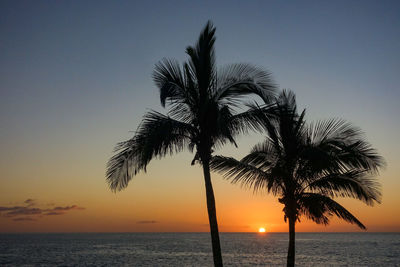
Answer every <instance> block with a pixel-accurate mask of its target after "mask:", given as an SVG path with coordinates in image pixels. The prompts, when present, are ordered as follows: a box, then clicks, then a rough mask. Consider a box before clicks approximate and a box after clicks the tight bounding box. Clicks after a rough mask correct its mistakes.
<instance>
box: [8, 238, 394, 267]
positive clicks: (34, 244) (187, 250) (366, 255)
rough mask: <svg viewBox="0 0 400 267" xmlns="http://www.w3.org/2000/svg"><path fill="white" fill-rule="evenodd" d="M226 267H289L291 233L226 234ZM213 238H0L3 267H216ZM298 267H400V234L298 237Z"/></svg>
mask: <svg viewBox="0 0 400 267" xmlns="http://www.w3.org/2000/svg"><path fill="white" fill-rule="evenodd" d="M221 246H222V252H223V259H224V264H225V266H284V265H285V264H286V253H287V246H288V235H287V234H286V233H267V234H264V235H260V234H255V233H254V234H253V233H222V234H221ZM212 263H213V262H212V254H211V243H210V236H209V234H208V233H110V234H104V233H101V234H97V233H84V234H69V233H68V234H0V266H21V265H22V266H212ZM296 265H297V266H400V233H297V234H296Z"/></svg>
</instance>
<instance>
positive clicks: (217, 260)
mask: <svg viewBox="0 0 400 267" xmlns="http://www.w3.org/2000/svg"><path fill="white" fill-rule="evenodd" d="M203 173H204V181H205V186H206V196H207V210H208V220H209V224H210V232H211V242H212V250H213V258H214V266H216V267H222V266H223V265H222V255H221V245H220V242H219V233H218V222H217V211H216V209H215V198H214V190H213V187H212V183H211V175H210V163H209V161H207V160H206V161H205V162H203Z"/></svg>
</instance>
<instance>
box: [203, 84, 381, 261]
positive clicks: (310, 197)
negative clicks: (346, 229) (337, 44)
mask: <svg viewBox="0 0 400 267" xmlns="http://www.w3.org/2000/svg"><path fill="white" fill-rule="evenodd" d="M256 109H257V108H256ZM259 113H263V114H264V116H263V117H261V116H258V117H259V119H260V120H262V121H263V126H264V130H265V132H266V133H267V136H266V139H265V141H264V142H263V143H261V144H258V145H256V146H254V148H253V149H252V150H251V152H250V154H248V155H247V156H245V157H244V158H243V159H241V160H236V159H233V158H230V157H223V156H215V157H213V159H212V160H211V162H210V167H211V169H212V170H215V171H218V172H220V173H223V174H224V176H225V177H226V178H227V179H231V181H232V183H240V184H241V185H242V186H244V187H248V188H253V190H254V191H260V190H267V191H268V192H270V193H272V194H273V195H275V196H278V197H279V202H280V203H282V204H283V205H284V209H283V211H284V215H285V216H284V218H285V221H286V219H289V233H290V242H289V253H288V266H293V265H294V231H295V227H294V225H295V222H296V221H298V220H299V219H300V216H301V215H305V216H306V217H307V218H309V219H311V220H313V221H314V222H316V223H318V224H325V225H326V224H328V223H329V217H331V216H333V215H335V216H337V217H339V218H341V219H343V220H345V221H347V222H349V223H353V224H356V225H357V226H358V227H360V228H362V229H365V226H364V225H363V224H362V223H361V222H360V221H359V220H358V219H357V218H356V217H355V216H354V215H352V214H351V213H350V212H349V211H348V210H346V209H345V208H344V207H343V206H341V205H340V204H339V203H337V202H336V201H334V200H333V199H332V198H335V197H351V198H355V199H359V200H361V201H363V202H364V203H366V204H367V205H373V204H374V203H375V202H377V203H379V202H380V199H381V193H380V186H379V183H378V182H377V181H376V178H375V177H374V175H376V174H377V173H378V170H379V168H381V167H383V165H384V160H383V158H382V157H381V156H379V154H378V153H377V152H376V150H375V149H373V148H372V147H371V145H370V144H369V143H368V142H367V141H366V140H365V138H364V136H363V134H362V132H361V130H360V129H358V128H357V127H354V126H353V125H351V124H350V123H348V122H346V121H344V120H342V119H330V120H321V121H318V122H316V123H314V124H307V123H306V121H305V119H304V117H305V111H304V110H303V112H301V113H300V114H298V113H297V108H296V101H295V95H294V94H293V93H292V92H286V91H283V92H282V93H281V94H280V96H279V97H278V98H277V99H276V104H275V105H272V106H269V107H268V108H267V109H264V110H260V109H259Z"/></svg>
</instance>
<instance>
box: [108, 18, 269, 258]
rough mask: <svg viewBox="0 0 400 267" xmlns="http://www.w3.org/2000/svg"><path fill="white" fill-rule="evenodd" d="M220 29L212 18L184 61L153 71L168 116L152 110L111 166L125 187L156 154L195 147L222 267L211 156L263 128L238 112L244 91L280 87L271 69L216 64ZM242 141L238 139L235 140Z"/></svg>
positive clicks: (113, 178) (264, 93) (111, 179)
mask: <svg viewBox="0 0 400 267" xmlns="http://www.w3.org/2000/svg"><path fill="white" fill-rule="evenodd" d="M214 34H215V28H214V27H213V26H212V24H211V23H210V22H208V23H207V25H206V26H205V28H204V29H203V31H202V32H201V34H200V37H199V40H198V42H197V44H196V45H195V46H194V47H192V46H189V47H188V48H187V49H186V53H187V54H188V55H189V60H188V62H187V63H184V64H183V66H181V65H179V64H178V63H177V62H176V61H174V60H167V59H164V60H162V61H161V62H159V63H158V64H157V65H156V67H155V71H154V74H153V78H154V81H155V83H156V85H157V87H158V88H159V90H160V100H161V104H162V106H163V107H165V106H166V105H167V106H168V108H169V112H168V116H166V115H163V114H160V113H158V112H155V111H151V112H149V113H147V114H146V115H145V116H144V118H143V121H142V123H141V124H140V126H139V127H138V129H137V132H136V134H135V136H134V137H133V138H132V139H130V140H128V141H125V142H122V143H120V144H118V145H117V147H116V149H115V152H116V155H114V156H113V157H112V158H111V159H110V161H109V162H108V166H107V174H106V175H107V181H108V183H109V185H110V187H111V189H112V190H114V191H115V190H121V189H123V188H125V187H126V186H127V184H128V182H129V181H130V179H131V178H132V176H133V175H135V174H137V173H138V172H139V171H141V170H144V171H146V166H147V164H148V163H149V162H150V160H151V159H153V158H155V157H157V158H160V157H164V156H165V155H167V154H173V153H176V152H180V151H182V150H184V149H188V150H189V151H191V152H193V151H194V152H195V157H194V159H193V161H192V165H193V164H195V163H196V162H198V163H200V164H201V165H202V167H203V173H204V180H205V188H206V197H207V209H208V217H209V224H210V231H211V238H212V248H213V256H214V264H215V266H222V256H221V248H220V241H219V234H218V224H217V216H216V209H215V199H214V192H213V188H212V183H211V176H210V168H209V161H210V159H211V154H212V152H213V150H214V149H215V148H218V147H220V146H221V145H223V144H225V143H226V142H230V143H233V144H235V139H234V137H235V136H236V135H237V134H240V133H244V132H246V131H247V129H249V128H248V127H250V128H254V127H257V123H255V122H253V121H252V114H251V112H249V113H246V112H244V113H240V114H238V113H236V112H235V110H237V108H238V107H240V106H239V104H240V103H241V101H243V100H244V98H243V96H244V95H247V94H255V95H258V96H259V97H261V99H262V100H263V101H265V102H267V103H268V102H269V101H270V100H272V96H273V94H274V92H275V91H276V89H275V85H274V83H273V82H272V81H271V78H270V74H269V73H268V72H266V71H264V70H261V69H259V68H256V67H254V66H250V65H247V64H234V65H230V66H227V67H225V68H222V69H220V70H219V71H218V72H217V70H216V67H215V56H214V42H215V36H214ZM235 145H236V144H235Z"/></svg>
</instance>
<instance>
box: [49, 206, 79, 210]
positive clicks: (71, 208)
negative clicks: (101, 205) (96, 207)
mask: <svg viewBox="0 0 400 267" xmlns="http://www.w3.org/2000/svg"><path fill="white" fill-rule="evenodd" d="M84 209H85V208H82V207H78V206H77V205H72V206H65V207H55V208H53V210H84Z"/></svg>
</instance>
